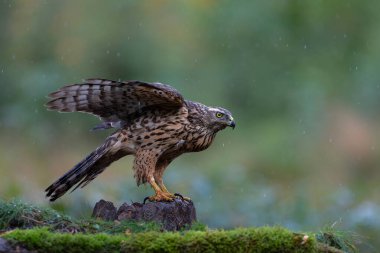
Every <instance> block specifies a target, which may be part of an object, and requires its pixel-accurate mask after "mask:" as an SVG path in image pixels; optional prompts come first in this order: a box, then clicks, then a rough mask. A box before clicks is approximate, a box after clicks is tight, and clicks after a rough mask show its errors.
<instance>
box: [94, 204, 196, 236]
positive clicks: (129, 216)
mask: <svg viewBox="0 0 380 253" xmlns="http://www.w3.org/2000/svg"><path fill="white" fill-rule="evenodd" d="M92 217H94V218H100V219H103V220H107V221H112V220H118V221H122V220H130V221H139V220H142V221H155V222H158V223H160V224H162V228H163V229H165V230H169V231H174V230H180V229H182V228H186V227H189V226H191V224H192V223H193V222H194V221H196V212H195V207H194V204H193V202H192V201H186V200H182V199H180V198H178V199H175V200H174V201H173V202H148V203H145V204H142V203H132V204H130V205H129V204H128V203H124V204H122V205H121V206H120V208H119V209H118V210H117V208H116V207H115V206H114V204H113V203H112V202H109V201H105V200H100V201H99V202H98V203H96V205H95V207H94V210H93V213H92Z"/></svg>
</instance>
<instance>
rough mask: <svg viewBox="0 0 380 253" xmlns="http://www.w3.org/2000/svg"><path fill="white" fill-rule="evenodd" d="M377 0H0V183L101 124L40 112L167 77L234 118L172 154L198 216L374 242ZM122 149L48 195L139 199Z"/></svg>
mask: <svg viewBox="0 0 380 253" xmlns="http://www.w3.org/2000/svg"><path fill="white" fill-rule="evenodd" d="M379 9H380V2H379V1H347V0H346V1H319V0H313V1H311V0H310V1H301V0H299V1H275V0H272V1H248V0H247V1H239V2H236V1H216V0H208V1H207V0H205V1H201V0H193V1H184V0H183V1H116V0H114V1H73V0H72V1H27V0H25V1H4V0H3V1H1V3H0V29H1V33H0V85H1V86H0V87H1V90H0V130H1V131H0V141H1V142H0V197H1V198H4V199H10V198H14V197H17V198H22V199H25V200H28V201H31V202H34V203H38V204H40V205H49V203H48V201H47V200H46V199H45V198H44V192H43V190H44V189H45V188H46V187H47V186H48V185H49V184H50V183H52V182H53V181H54V180H56V179H57V178H58V177H59V176H61V175H62V174H63V173H64V172H65V171H67V170H68V169H70V168H71V167H72V166H74V165H75V164H76V163H77V162H79V161H80V160H81V159H82V158H83V157H84V156H85V155H87V154H88V153H89V152H91V151H92V150H94V149H95V148H96V147H97V146H98V145H100V143H102V141H103V139H104V138H105V137H106V136H107V135H108V134H109V133H110V131H104V132H96V133H94V132H90V131H89V129H90V128H92V127H93V126H94V125H96V124H97V123H98V119H97V118H95V117H92V116H91V115H84V114H80V113H73V114H60V113H57V112H49V111H46V110H45V108H44V106H43V104H44V103H45V102H46V95H47V94H48V93H49V92H52V91H54V90H56V89H57V88H59V87H61V86H63V85H65V84H70V83H75V82H80V81H81V80H82V79H85V78H90V77H101V78H109V79H115V80H119V79H121V80H131V79H138V80H144V81H158V82H162V83H167V84H171V85H172V86H174V87H176V88H177V89H178V90H179V91H181V92H182V94H183V95H184V96H185V97H186V98H187V99H191V100H195V101H200V102H202V103H204V104H207V105H218V106H222V107H225V108H228V109H229V110H230V111H232V112H233V114H234V118H235V119H236V122H237V127H236V129H235V130H234V131H232V130H229V129H227V130H225V131H223V132H221V133H219V134H218V136H217V138H216V140H215V142H214V144H213V145H212V146H211V147H210V148H209V149H208V150H206V151H204V152H201V153H194V154H188V155H184V156H182V157H180V158H178V159H177V160H176V161H175V162H174V163H173V164H172V165H171V166H170V167H169V168H168V170H167V171H166V174H165V180H166V184H167V186H168V188H169V190H172V191H174V192H180V193H182V194H183V195H186V196H190V197H192V199H193V200H194V202H195V204H196V207H197V211H198V219H199V220H200V221H202V222H204V223H206V224H207V225H208V226H210V227H224V228H231V227H236V226H259V225H265V224H268V225H283V226H286V227H288V228H291V229H295V230H306V231H308V230H318V229H320V228H322V227H323V226H330V225H331V224H337V225H335V226H337V227H339V228H341V229H347V230H350V231H353V232H355V233H358V234H360V235H362V236H363V238H362V240H363V241H365V243H363V244H362V245H361V247H362V249H365V250H366V251H373V252H375V251H376V248H377V247H380V244H379V241H376V239H377V238H378V235H379V233H380V186H379V184H380V110H379V108H380V71H379V63H380V15H379V14H378V10H379ZM131 163H132V158H125V159H122V160H120V161H118V162H116V163H114V164H112V166H111V167H110V168H109V169H107V170H106V171H105V172H104V173H103V174H102V175H101V176H99V177H98V178H97V179H96V180H95V181H94V182H93V183H91V184H90V185H88V186H87V187H86V188H84V189H82V190H77V191H75V192H73V193H72V194H68V195H65V196H64V197H63V198H62V199H60V200H58V201H57V204H55V207H56V208H60V209H64V210H65V211H66V212H68V213H70V214H73V215H77V216H81V215H87V214H88V213H90V212H91V207H92V206H93V205H94V203H95V202H96V201H97V200H99V199H100V198H104V199H107V200H110V201H114V202H116V203H117V204H120V203H122V202H123V201H128V202H129V201H141V200H142V199H143V198H144V197H145V196H147V195H150V194H152V191H151V189H150V188H149V187H148V186H140V187H139V188H137V187H136V184H135V182H134V179H133V173H132V170H131Z"/></svg>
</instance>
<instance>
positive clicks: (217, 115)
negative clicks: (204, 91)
mask: <svg viewBox="0 0 380 253" xmlns="http://www.w3.org/2000/svg"><path fill="white" fill-rule="evenodd" d="M215 116H216V117H217V118H221V117H223V113H221V112H217V113H216V114H215Z"/></svg>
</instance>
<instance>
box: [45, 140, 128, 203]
mask: <svg viewBox="0 0 380 253" xmlns="http://www.w3.org/2000/svg"><path fill="white" fill-rule="evenodd" d="M115 142H117V139H116V137H109V138H107V140H106V142H105V143H104V144H103V145H102V146H100V147H98V148H97V149H96V150H95V151H93V152H92V153H91V154H89V155H88V156H87V157H86V158H85V159H83V160H82V161H81V162H80V163H78V164H77V165H75V166H74V168H72V169H71V170H69V171H68V172H67V173H66V174H64V175H63V176H62V177H61V178H59V179H58V180H57V181H55V182H54V183H53V184H52V185H50V186H49V187H48V188H47V189H46V190H45V192H46V197H49V198H50V201H54V200H56V199H58V198H59V197H61V196H62V195H64V194H65V193H66V192H67V191H68V190H69V189H71V188H72V187H73V186H75V185H76V186H75V188H74V189H73V190H72V191H74V190H75V189H77V188H78V187H82V188H83V187H84V186H86V185H87V184H88V183H89V182H91V181H92V180H93V179H95V178H96V176H97V175H99V174H100V173H102V172H103V171H104V170H105V169H106V168H107V167H108V165H110V164H111V163H112V162H114V161H116V160H118V159H120V158H121V157H123V156H125V155H127V153H126V152H125V151H123V150H119V151H115V150H113V149H112V146H113V144H115Z"/></svg>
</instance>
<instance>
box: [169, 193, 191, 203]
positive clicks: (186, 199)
mask: <svg viewBox="0 0 380 253" xmlns="http://www.w3.org/2000/svg"><path fill="white" fill-rule="evenodd" d="M173 195H174V196H175V197H179V198H181V199H182V200H185V201H191V199H190V198H189V197H184V196H182V195H181V194H179V193H174V194H173Z"/></svg>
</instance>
